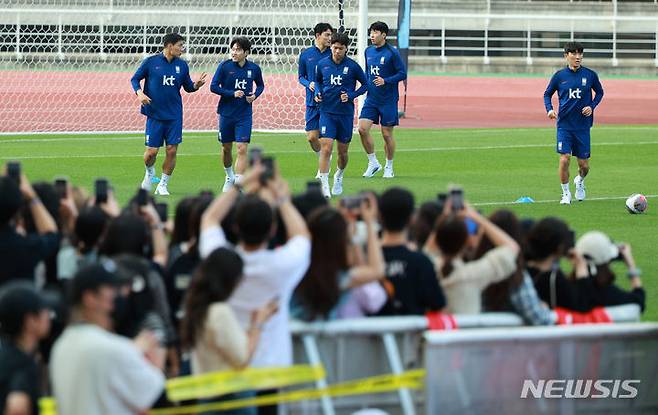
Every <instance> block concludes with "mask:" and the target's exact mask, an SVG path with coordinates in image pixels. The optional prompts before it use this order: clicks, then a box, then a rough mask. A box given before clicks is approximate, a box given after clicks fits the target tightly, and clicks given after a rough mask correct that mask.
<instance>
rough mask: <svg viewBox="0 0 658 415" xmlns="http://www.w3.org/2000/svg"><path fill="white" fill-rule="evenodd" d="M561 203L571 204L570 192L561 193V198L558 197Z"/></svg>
mask: <svg viewBox="0 0 658 415" xmlns="http://www.w3.org/2000/svg"><path fill="white" fill-rule="evenodd" d="M560 204H561V205H570V204H571V192H568V193H562V199H560Z"/></svg>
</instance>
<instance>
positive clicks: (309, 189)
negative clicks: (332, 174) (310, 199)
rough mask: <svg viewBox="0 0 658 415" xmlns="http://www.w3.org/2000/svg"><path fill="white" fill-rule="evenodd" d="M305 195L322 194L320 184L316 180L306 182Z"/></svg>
mask: <svg viewBox="0 0 658 415" xmlns="http://www.w3.org/2000/svg"><path fill="white" fill-rule="evenodd" d="M306 193H322V184H321V183H320V182H319V181H317V180H313V181H310V182H306Z"/></svg>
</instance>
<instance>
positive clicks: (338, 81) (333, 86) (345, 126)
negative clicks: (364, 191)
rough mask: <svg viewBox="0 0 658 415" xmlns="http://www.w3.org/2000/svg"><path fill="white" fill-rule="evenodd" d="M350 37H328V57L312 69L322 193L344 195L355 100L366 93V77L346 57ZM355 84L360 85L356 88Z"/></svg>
mask: <svg viewBox="0 0 658 415" xmlns="http://www.w3.org/2000/svg"><path fill="white" fill-rule="evenodd" d="M349 46H350V38H349V36H347V34H345V33H334V34H333V35H332V36H331V56H329V57H326V58H323V59H322V60H321V61H320V62H318V64H317V66H316V68H315V84H316V87H315V101H316V102H320V103H321V104H320V158H319V161H318V166H319V170H320V183H321V185H322V186H321V189H322V194H323V195H324V197H326V198H330V197H331V194H332V193H333V194H334V195H339V194H341V193H343V173H344V171H345V168H346V167H347V160H348V159H347V151H348V149H349V147H350V141H352V129H353V125H354V98H356V97H358V96H359V95H363V94H364V93H365V92H366V74H365V73H364V72H363V69H361V67H360V66H359V64H358V63H356V62H355V61H354V60H352V59H350V58H348V57H347V56H346V55H347V48H348V47H349ZM356 81H359V83H360V84H361V86H360V87H359V89H356ZM334 140H336V141H337V142H338V144H337V147H338V167H337V169H336V173H335V174H334V184H333V187H332V189H331V192H330V191H329V157H330V156H331V152H332V149H333V144H334Z"/></svg>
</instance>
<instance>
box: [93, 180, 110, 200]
mask: <svg viewBox="0 0 658 415" xmlns="http://www.w3.org/2000/svg"><path fill="white" fill-rule="evenodd" d="M94 189H96V190H95V191H96V204H97V205H100V204H101V203H106V202H107V189H108V182H107V179H96V182H95V183H94Z"/></svg>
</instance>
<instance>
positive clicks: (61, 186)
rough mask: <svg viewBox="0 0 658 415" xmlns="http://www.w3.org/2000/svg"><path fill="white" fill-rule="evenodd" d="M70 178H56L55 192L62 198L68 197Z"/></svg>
mask: <svg viewBox="0 0 658 415" xmlns="http://www.w3.org/2000/svg"><path fill="white" fill-rule="evenodd" d="M68 186H69V185H68V180H66V179H65V178H61V177H60V178H58V179H55V193H57V197H58V198H59V199H60V200H61V199H66V193H67V191H68Z"/></svg>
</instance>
